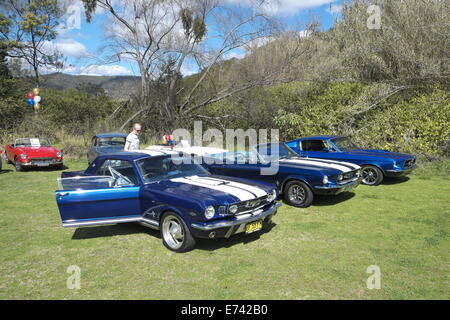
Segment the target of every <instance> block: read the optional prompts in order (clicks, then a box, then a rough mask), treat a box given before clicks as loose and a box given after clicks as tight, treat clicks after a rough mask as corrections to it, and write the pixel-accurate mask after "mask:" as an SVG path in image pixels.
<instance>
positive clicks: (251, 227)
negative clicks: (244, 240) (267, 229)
mask: <svg viewBox="0 0 450 320" xmlns="http://www.w3.org/2000/svg"><path fill="white" fill-rule="evenodd" d="M261 229H262V221H261V220H258V221H253V222H250V223H248V224H247V225H246V226H245V233H252V232H255V231H259V230H261Z"/></svg>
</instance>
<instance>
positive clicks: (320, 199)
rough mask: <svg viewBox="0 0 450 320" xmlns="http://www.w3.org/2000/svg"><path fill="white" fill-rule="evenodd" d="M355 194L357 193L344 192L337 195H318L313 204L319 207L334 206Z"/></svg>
mask: <svg viewBox="0 0 450 320" xmlns="http://www.w3.org/2000/svg"><path fill="white" fill-rule="evenodd" d="M354 196H355V194H354V193H353V192H343V193H340V194H338V195H335V196H324V195H321V196H316V197H315V198H314V201H313V203H312V205H313V206H318V207H325V206H333V205H335V204H338V203H341V202H344V201H347V200H350V199H351V198H353V197H354Z"/></svg>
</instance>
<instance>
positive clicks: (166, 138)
mask: <svg viewBox="0 0 450 320" xmlns="http://www.w3.org/2000/svg"><path fill="white" fill-rule="evenodd" d="M162 140H163V143H164V144H167V145H169V146H170V147H172V148H173V135H171V134H166V135H164V136H163V139H162Z"/></svg>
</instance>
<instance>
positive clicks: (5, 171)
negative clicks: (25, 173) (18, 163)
mask: <svg viewBox="0 0 450 320" xmlns="http://www.w3.org/2000/svg"><path fill="white" fill-rule="evenodd" d="M13 171H14V170H9V169H8V170H5V169H2V170H1V171H0V174H6V173H11V172H13Z"/></svg>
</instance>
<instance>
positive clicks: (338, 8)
mask: <svg viewBox="0 0 450 320" xmlns="http://www.w3.org/2000/svg"><path fill="white" fill-rule="evenodd" d="M326 10H327V12H328V13H330V14H341V12H342V5H341V4H338V3H335V4H331V5H330V6H329V7H328V8H327V9H326Z"/></svg>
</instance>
